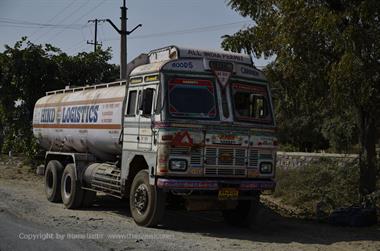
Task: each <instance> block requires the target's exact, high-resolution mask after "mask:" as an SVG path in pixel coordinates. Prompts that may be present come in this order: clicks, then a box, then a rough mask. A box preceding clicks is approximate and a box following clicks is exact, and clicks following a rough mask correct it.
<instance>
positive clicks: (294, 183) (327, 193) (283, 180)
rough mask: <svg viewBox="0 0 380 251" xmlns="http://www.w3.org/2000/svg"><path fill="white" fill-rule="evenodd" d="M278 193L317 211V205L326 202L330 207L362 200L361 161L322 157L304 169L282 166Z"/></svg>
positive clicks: (333, 207)
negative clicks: (340, 160)
mask: <svg viewBox="0 0 380 251" xmlns="http://www.w3.org/2000/svg"><path fill="white" fill-rule="evenodd" d="M276 176H277V177H276V180H277V187H276V191H275V193H274V196H275V197H279V198H281V199H282V200H283V201H284V202H285V203H287V204H290V205H293V206H296V207H298V208H301V209H304V210H305V211H306V212H308V213H309V214H313V213H314V210H315V206H316V204H317V203H319V202H324V203H326V204H327V205H328V208H330V209H335V208H338V207H344V206H349V205H352V204H355V203H359V202H360V199H359V190H358V187H359V167H358V164H357V162H352V163H349V164H346V165H338V163H337V162H334V161H332V160H328V159H325V160H321V162H319V163H313V164H310V165H309V166H305V167H303V168H300V169H291V170H283V169H278V170H277V173H276Z"/></svg>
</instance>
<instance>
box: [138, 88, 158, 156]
mask: <svg viewBox="0 0 380 251" xmlns="http://www.w3.org/2000/svg"><path fill="white" fill-rule="evenodd" d="M156 96H157V94H156V88H155V86H145V87H143V88H142V89H141V90H140V93H139V102H138V104H139V105H138V106H139V111H138V137H137V140H138V145H137V148H138V149H139V150H143V151H152V148H153V132H152V118H153V107H154V101H155V99H156Z"/></svg>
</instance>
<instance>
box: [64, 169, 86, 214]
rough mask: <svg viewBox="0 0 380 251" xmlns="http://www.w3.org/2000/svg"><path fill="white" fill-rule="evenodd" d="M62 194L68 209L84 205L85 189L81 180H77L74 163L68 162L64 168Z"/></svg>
mask: <svg viewBox="0 0 380 251" xmlns="http://www.w3.org/2000/svg"><path fill="white" fill-rule="evenodd" d="M61 196H62V202H63V204H64V205H65V207H66V208H68V209H76V208H79V207H80V206H81V205H82V201H83V189H82V188H81V186H80V183H79V181H77V180H75V166H74V164H68V165H67V166H66V167H65V170H63V174H62V180H61Z"/></svg>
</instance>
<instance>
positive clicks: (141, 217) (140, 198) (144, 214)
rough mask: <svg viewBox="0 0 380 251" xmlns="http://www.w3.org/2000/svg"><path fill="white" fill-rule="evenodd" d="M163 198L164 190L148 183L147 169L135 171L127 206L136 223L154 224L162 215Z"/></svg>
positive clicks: (164, 198) (145, 225)
mask: <svg viewBox="0 0 380 251" xmlns="http://www.w3.org/2000/svg"><path fill="white" fill-rule="evenodd" d="M165 200H166V194H165V192H164V191H162V190H161V189H158V188H157V187H155V186H151V185H150V184H149V174H148V171H147V170H141V171H140V172H139V173H137V175H136V176H135V178H134V179H133V182H132V186H131V191H130V196H129V207H130V210H131V214H132V217H133V219H134V221H135V222H136V224H137V225H139V226H144V227H154V226H156V225H157V224H158V223H159V222H160V220H161V219H162V217H163V215H164V211H165Z"/></svg>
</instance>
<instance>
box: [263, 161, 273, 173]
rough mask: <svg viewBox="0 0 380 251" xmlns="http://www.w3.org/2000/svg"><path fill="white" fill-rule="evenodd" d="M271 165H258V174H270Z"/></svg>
mask: <svg viewBox="0 0 380 251" xmlns="http://www.w3.org/2000/svg"><path fill="white" fill-rule="evenodd" d="M272 171H273V164H272V163H270V162H261V164H260V173H264V174H268V173H272Z"/></svg>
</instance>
